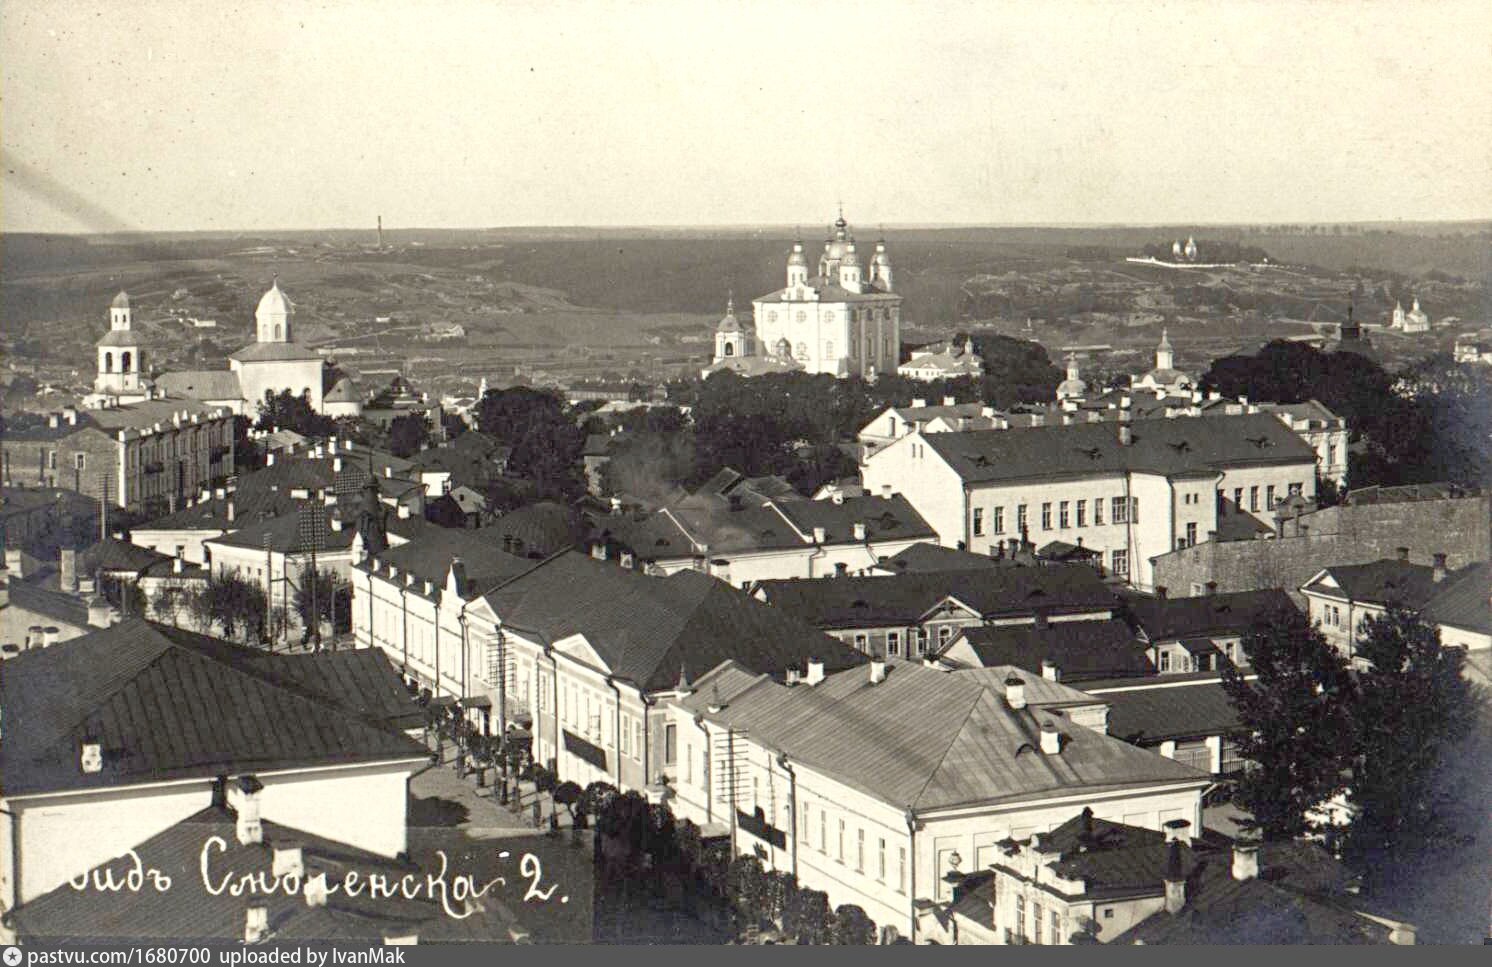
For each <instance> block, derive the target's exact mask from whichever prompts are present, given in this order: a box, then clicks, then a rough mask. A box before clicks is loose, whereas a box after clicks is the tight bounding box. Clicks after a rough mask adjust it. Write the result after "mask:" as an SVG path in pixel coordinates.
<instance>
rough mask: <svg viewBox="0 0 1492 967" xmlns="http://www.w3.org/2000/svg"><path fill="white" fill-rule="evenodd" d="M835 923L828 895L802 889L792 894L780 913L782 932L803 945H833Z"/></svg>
mask: <svg viewBox="0 0 1492 967" xmlns="http://www.w3.org/2000/svg"><path fill="white" fill-rule="evenodd" d="M837 922H838V921H837V919H836V918H835V916H834V911H833V910H832V909H831V908H830V906H829V894H827V893H823V892H821V891H819V890H809V889H806V888H804V887H799V888H798V889H796V890H794V891H793V892H792V895H791V896H789V897H788V902H787V907H786V909H785V910H783V913H782V929H783V932H784V933H786V934H788V935H789V936H791V937H794V938H796V939H797V941H798V942H799V943H803V944H828V943H833V942H834V928H835V925H836V924H837Z"/></svg>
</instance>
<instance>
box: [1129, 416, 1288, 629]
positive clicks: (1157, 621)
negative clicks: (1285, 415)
mask: <svg viewBox="0 0 1492 967" xmlns="http://www.w3.org/2000/svg"><path fill="white" fill-rule="evenodd" d="M1271 419H1272V417H1271ZM1125 599H1126V603H1127V604H1128V610H1129V613H1130V616H1131V617H1132V618H1133V620H1134V622H1135V624H1136V625H1137V626H1138V627H1139V628H1140V630H1141V631H1143V632H1144V633H1145V636H1146V637H1147V638H1149V639H1150V640H1151V641H1152V642H1154V641H1168V640H1170V639H1172V638H1195V637H1205V636H1208V635H1241V634H1243V633H1245V632H1246V631H1248V629H1249V626H1250V625H1251V624H1253V622H1254V621H1255V620H1256V619H1258V618H1263V617H1265V616H1267V615H1270V614H1275V613H1278V612H1280V611H1283V610H1290V611H1294V610H1296V608H1295V605H1294V603H1293V602H1291V600H1290V596H1289V595H1288V594H1286V593H1285V592H1284V591H1282V590H1280V589H1278V588H1266V589H1264V590H1261V591H1233V592H1229V593H1226V594H1209V595H1197V596H1195V597H1190V598H1171V597H1167V598H1159V597H1148V596H1145V595H1139V594H1128V595H1125Z"/></svg>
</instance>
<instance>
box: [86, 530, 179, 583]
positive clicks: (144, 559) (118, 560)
mask: <svg viewBox="0 0 1492 967" xmlns="http://www.w3.org/2000/svg"><path fill="white" fill-rule="evenodd" d="M170 560H171V559H170V558H169V557H168V556H167V555H165V554H162V553H161V552H159V551H153V550H151V549H150V548H148V547H140V546H138V545H136V544H131V543H129V542H128V541H121V540H119V539H118V538H116V537H106V538H104V539H103V540H101V541H99V542H98V543H96V544H94V545H93V546H92V547H90V548H88V549H87V550H85V551H83V552H82V553H80V554H79V555H78V573H79V574H92V573H94V572H95V571H129V572H131V573H135V574H139V573H140V572H142V571H144V570H145V569H146V568H148V567H150V566H151V565H152V564H157V563H160V562H162V561H167V562H169V561H170Z"/></svg>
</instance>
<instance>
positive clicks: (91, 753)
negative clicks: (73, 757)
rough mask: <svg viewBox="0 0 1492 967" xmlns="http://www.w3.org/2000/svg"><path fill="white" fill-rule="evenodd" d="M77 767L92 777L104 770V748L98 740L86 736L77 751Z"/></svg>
mask: <svg viewBox="0 0 1492 967" xmlns="http://www.w3.org/2000/svg"><path fill="white" fill-rule="evenodd" d="M78 767H79V768H80V769H82V770H83V772H85V773H87V774H89V775H92V774H94V773H99V772H102V771H103V770H104V747H103V746H102V745H101V744H99V741H98V739H95V738H93V737H92V736H86V737H84V739H83V742H82V745H81V746H80V747H79V749H78Z"/></svg>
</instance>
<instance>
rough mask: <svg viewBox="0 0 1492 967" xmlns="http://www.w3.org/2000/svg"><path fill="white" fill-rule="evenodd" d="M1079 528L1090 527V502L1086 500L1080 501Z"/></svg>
mask: <svg viewBox="0 0 1492 967" xmlns="http://www.w3.org/2000/svg"><path fill="white" fill-rule="evenodd" d="M1078 526H1079V527H1087V526H1088V502H1087V501H1086V500H1080V501H1078Z"/></svg>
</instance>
